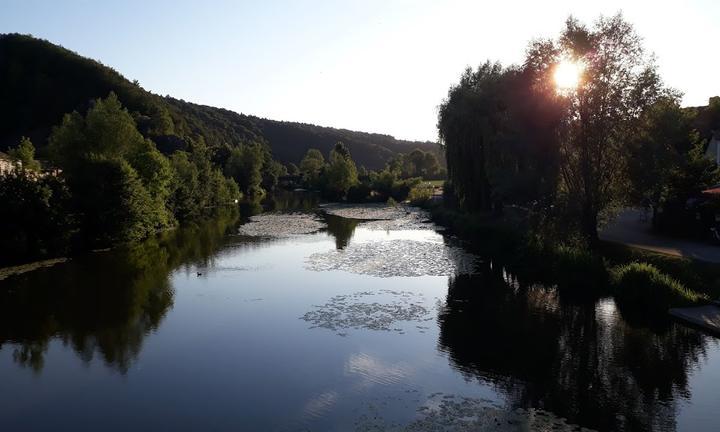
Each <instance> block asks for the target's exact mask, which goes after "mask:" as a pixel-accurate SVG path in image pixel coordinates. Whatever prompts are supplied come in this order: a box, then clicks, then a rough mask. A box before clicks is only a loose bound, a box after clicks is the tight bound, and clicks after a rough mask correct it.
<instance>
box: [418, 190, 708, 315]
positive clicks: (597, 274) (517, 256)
mask: <svg viewBox="0 0 720 432" xmlns="http://www.w3.org/2000/svg"><path fill="white" fill-rule="evenodd" d="M424 207H425V208H426V209H427V210H428V211H429V212H430V214H431V217H432V219H433V221H434V222H435V223H437V224H439V225H442V226H445V227H447V228H448V230H449V231H450V232H452V233H453V234H455V235H457V236H458V237H459V238H461V239H462V240H463V241H465V242H467V244H468V247H469V248H470V249H471V250H472V251H473V252H475V253H478V254H480V255H482V256H485V257H486V258H487V259H490V260H492V261H493V262H495V263H497V264H498V265H502V266H504V267H506V268H507V269H508V271H511V272H512V273H514V274H516V275H517V277H518V278H519V279H521V280H525V281H536V282H540V283H544V284H547V285H555V286H556V287H557V288H558V289H560V290H563V291H566V292H570V293H572V294H573V295H576V296H584V297H588V296H589V297H593V298H597V297H598V296H605V295H612V296H614V297H615V298H616V299H617V300H619V301H632V302H637V303H641V304H642V303H645V304H646V305H647V306H648V307H649V308H652V309H654V310H656V311H658V312H660V311H662V312H663V313H665V312H666V311H667V309H668V308H670V307H678V306H692V305H703V304H707V303H709V302H710V300H711V299H714V298H717V297H718V296H720V283H719V282H720V266H718V265H715V264H713V263H707V262H702V261H697V260H693V259H689V258H684V257H677V256H669V255H664V254H661V253H657V252H654V251H650V250H643V249H636V248H632V247H629V246H626V245H622V244H618V243H614V242H601V243H600V245H599V247H598V248H597V249H596V250H593V251H591V250H587V249H583V248H579V247H576V246H572V245H567V244H563V243H561V242H557V243H553V244H548V243H540V242H539V241H537V240H536V239H535V238H534V237H533V236H532V235H531V233H530V228H529V225H528V222H527V218H525V217H523V215H522V213H521V212H519V211H515V209H510V211H508V212H505V213H504V214H502V215H494V214H470V213H467V212H463V211H460V210H457V209H451V208H447V207H444V206H443V205H442V204H438V203H431V204H427V205H425V206H424Z"/></svg>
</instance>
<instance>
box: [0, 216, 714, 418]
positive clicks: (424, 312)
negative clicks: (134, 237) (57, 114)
mask: <svg viewBox="0 0 720 432" xmlns="http://www.w3.org/2000/svg"><path fill="white" fill-rule="evenodd" d="M244 220H245V219H244V218H243V219H238V216H237V215H232V214H231V215H226V216H224V217H222V218H220V219H218V220H217V221H215V222H213V223H211V224H206V225H203V226H200V227H197V228H193V229H183V230H178V231H177V232H174V233H168V234H167V235H165V236H163V237H162V238H158V239H153V240H150V241H148V242H146V243H143V244H141V245H137V246H134V247H132V248H129V249H124V250H117V251H112V252H106V253H96V254H92V255H89V256H86V257H80V258H77V259H74V260H72V261H70V262H68V263H66V264H61V265H58V266H55V267H53V268H49V269H44V270H38V271H35V272H32V273H26V274H24V275H20V276H14V277H11V278H9V279H6V280H4V281H0V383H2V385H1V387H0V388H1V389H2V390H1V391H0V430H2V431H16V430H17V431H32V430H54V431H55V430H123V431H124V430H232V431H239V430H251V431H294V430H313V431H314V430H318V431H348V430H439V429H438V428H439V427H441V426H442V425H443V424H444V425H451V426H452V425H454V426H457V425H458V422H460V421H461V420H462V421H465V420H463V419H467V418H468V417H469V416H470V417H472V416H478V419H476V420H477V422H478V424H483V425H485V426H486V427H487V428H486V429H482V430H514V429H518V428H521V427H528V428H530V429H537V430H550V429H549V427H548V426H545V425H546V423H548V422H550V423H553V422H557V423H558V424H560V423H562V421H564V420H559V419H567V423H572V424H577V425H581V426H584V427H588V428H593V429H598V430H661V431H674V430H678V431H716V430H717V429H718V418H717V415H718V412H720V411H719V410H720V349H719V346H718V342H717V340H716V339H714V338H712V337H708V336H705V335H703V334H702V333H699V332H697V331H695V330H692V329H688V328H685V327H682V326H679V325H676V324H673V323H672V322H669V321H668V322H661V323H653V324H652V325H650V324H648V323H646V322H644V320H643V319H641V318H640V319H639V318H638V316H637V314H636V313H632V311H625V310H622V308H620V309H618V307H617V306H616V305H615V302H614V301H613V300H612V299H601V300H597V301H592V302H588V301H577V300H571V299H565V298H563V297H562V296H561V295H559V294H558V293H557V292H556V291H555V290H553V289H552V288H547V287H544V286H541V285H534V284H531V283H524V284H519V283H517V281H516V280H515V278H514V277H513V276H512V275H509V274H507V273H506V272H504V271H503V269H502V268H499V266H497V265H495V266H493V265H492V264H491V261H490V260H488V259H485V260H483V261H478V263H477V271H476V272H475V274H472V275H471V274H460V275H456V276H448V275H441V276H438V275H432V274H437V273H435V272H433V271H427V272H423V268H422V266H425V265H427V264H426V263H427V262H428V261H427V260H428V256H427V254H429V253H435V252H434V251H437V247H448V246H455V245H454V243H453V240H452V239H449V238H446V237H444V236H443V235H442V234H441V233H439V232H437V231H436V230H435V229H433V228H432V227H427V228H425V229H411V230H410V229H408V230H404V229H395V230H389V231H386V230H378V229H375V228H370V227H369V225H367V224H365V223H361V222H358V221H356V220H351V219H343V218H338V217H327V219H326V220H321V222H322V223H326V224H327V227H326V228H322V229H321V230H320V231H318V232H315V233H311V234H302V235H293V236H289V237H285V238H265V237H250V236H244V235H238V234H237V232H238V225H239V224H241V223H242V222H243V221H244ZM384 242H385V246H387V245H405V246H407V245H411V246H412V245H419V244H423V243H427V244H428V246H432V247H428V249H427V250H426V249H424V248H418V250H419V251H420V252H418V254H417V255H418V256H415V255H414V252H412V251H411V252H408V249H407V248H400V249H398V250H399V252H398V253H399V255H398V254H395V255H393V253H394V252H393V251H394V250H395V249H393V248H392V247H390V248H388V247H383V248H382V251H383V254H384V255H385V256H384V257H383V259H387V260H395V261H393V262H397V260H407V262H409V263H411V265H412V266H413V268H412V269H410V270H413V273H415V274H418V273H419V274H426V275H424V276H423V275H420V276H411V277H408V276H391V275H388V274H383V276H389V277H379V276H377V273H376V272H375V273H373V271H371V270H368V269H367V268H364V267H362V266H361V267H358V268H353V269H350V270H348V269H344V270H343V269H341V270H330V271H316V270H311V269H310V268H314V267H313V265H311V264H312V262H313V258H311V257H318V256H324V257H325V259H327V257H328V253H329V252H332V251H336V252H335V253H337V254H343V253H351V252H352V251H353V250H355V249H353V248H354V247H357V248H360V249H362V250H363V251H364V252H365V253H367V251H368V250H370V251H372V248H373V247H375V245H380V244H383V243H384ZM387 242H390V243H387ZM315 254H323V255H315ZM403 254H404V255H403ZM408 254H409V255H408ZM423 254H425V255H423ZM341 256H342V255H338V257H341ZM448 256H451V257H452V256H456V255H453V254H450V255H448ZM330 257H331V258H330V259H332V253H331V254H330ZM402 262H405V261H402ZM424 263H425V264H424ZM351 264H352V262H351ZM388 268H390V267H388ZM392 269H393V270H392V271H398V270H397V269H398V266H396V265H394V266H392ZM376 270H377V269H376ZM626 319H627V320H626ZM520 408H522V409H520ZM529 408H534V409H537V411H535V410H528V409H529ZM482 416H485V418H483V417H482ZM545 418H550V419H551V420H546V419H545ZM501 423H502V424H501ZM546 427H547V429H543V428H546ZM493 428H494V429H493ZM503 428H505V429H503ZM463 430H464V429H463ZM468 430H479V429H477V428H475V429H468Z"/></svg>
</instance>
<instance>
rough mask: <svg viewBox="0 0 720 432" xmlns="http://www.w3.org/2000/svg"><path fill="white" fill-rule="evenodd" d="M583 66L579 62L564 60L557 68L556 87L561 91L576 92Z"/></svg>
mask: <svg viewBox="0 0 720 432" xmlns="http://www.w3.org/2000/svg"><path fill="white" fill-rule="evenodd" d="M582 73H583V66H582V64H581V63H579V62H575V61H570V60H563V61H561V62H560V63H558V64H557V66H555V73H554V75H553V78H554V79H555V86H556V87H557V89H558V90H560V91H568V90H575V89H576V88H577V87H578V84H580V78H581V77H582Z"/></svg>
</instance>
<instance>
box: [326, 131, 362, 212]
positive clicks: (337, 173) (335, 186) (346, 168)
mask: <svg viewBox="0 0 720 432" xmlns="http://www.w3.org/2000/svg"><path fill="white" fill-rule="evenodd" d="M323 183H324V184H323V191H324V193H325V194H326V195H327V196H329V197H332V198H336V199H337V198H344V197H345V195H346V194H347V192H348V190H349V189H350V188H351V187H352V186H354V185H356V184H357V183H358V175H357V168H356V167H355V162H354V161H353V160H352V157H351V156H350V151H349V150H348V149H347V147H345V145H344V144H343V143H341V142H339V143H337V144H336V145H335V148H334V149H333V150H332V151H331V152H330V159H329V162H328V164H327V166H326V167H325V173H324V182H323Z"/></svg>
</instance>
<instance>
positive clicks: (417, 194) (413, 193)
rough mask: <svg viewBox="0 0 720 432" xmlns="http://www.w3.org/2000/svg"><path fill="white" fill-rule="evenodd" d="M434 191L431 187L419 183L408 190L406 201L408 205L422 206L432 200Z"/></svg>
mask: <svg viewBox="0 0 720 432" xmlns="http://www.w3.org/2000/svg"><path fill="white" fill-rule="evenodd" d="M434 191H435V188H433V187H432V185H429V184H425V183H421V184H419V185H417V186H415V187H413V188H412V189H410V193H408V197H407V199H408V200H409V201H410V204H413V205H422V204H424V203H425V202H427V201H428V200H429V199H430V198H432V196H433V192H434Z"/></svg>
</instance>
